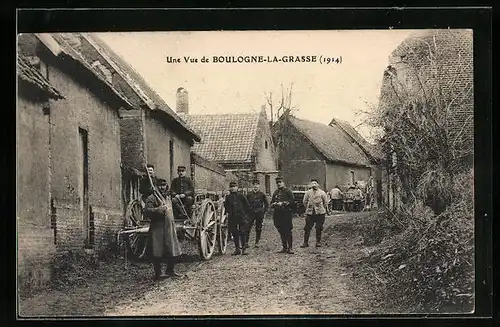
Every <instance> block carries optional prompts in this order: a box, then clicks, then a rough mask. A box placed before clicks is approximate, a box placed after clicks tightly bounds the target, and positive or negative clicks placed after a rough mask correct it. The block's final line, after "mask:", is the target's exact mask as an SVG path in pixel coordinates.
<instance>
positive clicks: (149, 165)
mask: <svg viewBox="0 0 500 327" xmlns="http://www.w3.org/2000/svg"><path fill="white" fill-rule="evenodd" d="M146 168H153V169H154V168H155V166H154V165H152V164H147V165H146Z"/></svg>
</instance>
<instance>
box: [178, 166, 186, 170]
mask: <svg viewBox="0 0 500 327" xmlns="http://www.w3.org/2000/svg"><path fill="white" fill-rule="evenodd" d="M179 170H186V166H177V171H179Z"/></svg>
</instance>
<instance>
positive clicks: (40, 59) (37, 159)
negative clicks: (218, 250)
mask: <svg viewBox="0 0 500 327" xmlns="http://www.w3.org/2000/svg"><path fill="white" fill-rule="evenodd" d="M17 67H18V71H17V76H18V103H17V140H16V142H17V143H16V149H17V197H18V199H17V245H18V249H17V254H18V277H19V288H20V289H21V290H23V289H27V290H32V289H35V288H37V287H38V286H42V285H43V284H44V283H45V282H47V281H48V279H49V277H50V272H51V270H50V267H51V266H50V263H51V261H52V259H53V257H54V254H55V253H56V252H60V251H66V250H76V251H82V252H83V250H84V249H88V250H90V251H94V250H97V251H99V250H103V249H106V248H107V246H108V245H109V243H110V242H113V240H114V239H115V235H116V234H115V233H116V231H117V230H118V229H120V228H121V227H122V224H123V217H122V201H121V191H122V188H121V172H120V164H121V157H120V153H121V146H120V125H119V111H120V109H121V108H130V106H131V104H130V103H129V102H128V101H127V100H126V99H125V98H123V97H122V96H121V95H120V94H118V93H117V92H116V91H115V90H114V89H113V88H112V86H111V85H110V84H109V83H108V82H107V81H106V80H105V79H103V78H101V77H100V76H98V75H96V74H94V73H93V71H92V68H91V67H90V65H88V64H86V63H85V62H83V61H81V60H80V59H79V58H78V55H77V54H76V53H75V52H73V51H72V50H71V48H69V47H67V46H66V44H65V43H61V42H58V41H57V40H56V39H54V38H53V37H52V36H51V35H47V34H40V35H38V34H37V35H35V34H21V35H19V36H18V66H17Z"/></svg>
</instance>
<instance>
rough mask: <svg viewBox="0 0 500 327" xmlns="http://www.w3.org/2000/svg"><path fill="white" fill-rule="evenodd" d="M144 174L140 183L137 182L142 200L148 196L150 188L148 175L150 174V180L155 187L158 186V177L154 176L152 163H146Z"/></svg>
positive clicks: (144, 200)
mask: <svg viewBox="0 0 500 327" xmlns="http://www.w3.org/2000/svg"><path fill="white" fill-rule="evenodd" d="M146 169H147V171H146V174H147V175H146V176H144V177H143V178H142V179H141V181H140V183H139V192H140V193H141V196H142V202H146V198H147V197H148V196H149V194H150V192H152V190H151V183H150V182H149V177H148V175H149V176H151V180H152V181H153V185H154V186H155V187H156V186H158V178H157V177H156V173H155V166H153V165H152V164H147V165H146Z"/></svg>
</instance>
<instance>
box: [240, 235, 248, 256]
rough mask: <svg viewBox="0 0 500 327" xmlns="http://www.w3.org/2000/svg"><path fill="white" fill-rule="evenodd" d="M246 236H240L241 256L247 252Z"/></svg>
mask: <svg viewBox="0 0 500 327" xmlns="http://www.w3.org/2000/svg"><path fill="white" fill-rule="evenodd" d="M246 236H247V234H246V233H242V234H241V244H242V246H241V254H243V255H246V254H248V252H247V248H248V239H247V238H246Z"/></svg>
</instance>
